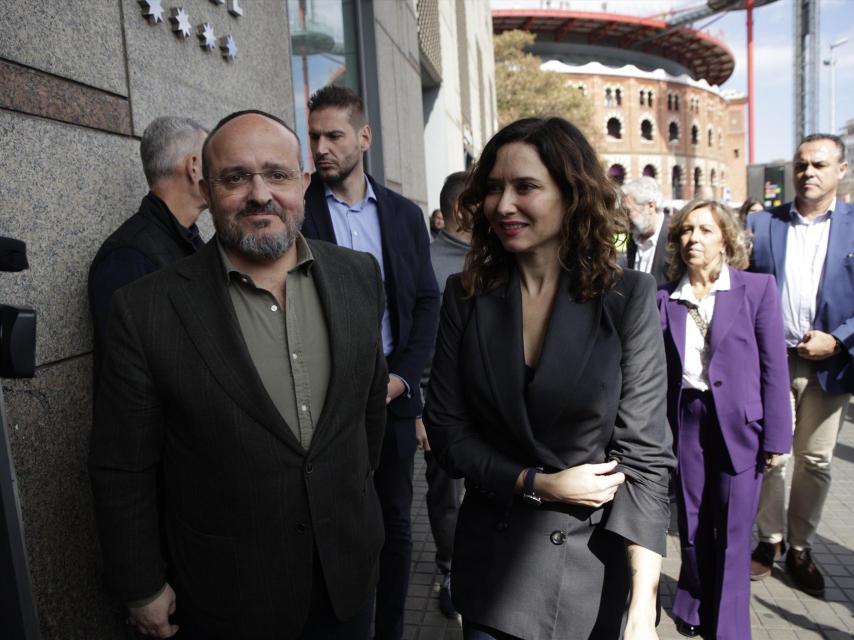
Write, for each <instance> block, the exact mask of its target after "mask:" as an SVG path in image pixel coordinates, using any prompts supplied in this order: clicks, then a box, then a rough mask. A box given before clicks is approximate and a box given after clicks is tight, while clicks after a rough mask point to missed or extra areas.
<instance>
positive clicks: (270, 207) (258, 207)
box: [234, 202, 285, 220]
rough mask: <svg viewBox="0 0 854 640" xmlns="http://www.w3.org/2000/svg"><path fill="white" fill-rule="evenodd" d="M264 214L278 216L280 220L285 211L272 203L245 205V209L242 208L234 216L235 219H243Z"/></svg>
mask: <svg viewBox="0 0 854 640" xmlns="http://www.w3.org/2000/svg"><path fill="white" fill-rule="evenodd" d="M258 213H265V214H273V215H275V216H278V217H279V219H280V220H284V219H285V210H284V209H282V207H280V206H278V205H276V204H274V203H273V202H267V203H266V204H263V205H262V204H253V203H247V204H246V206H245V207H243V208H242V209H241V210H240V211H238V212H237V213H236V214H235V216H234V217H235V218H244V217H246V216H251V215H253V214H258Z"/></svg>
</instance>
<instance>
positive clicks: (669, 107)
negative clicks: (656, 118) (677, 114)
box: [667, 93, 673, 111]
mask: <svg viewBox="0 0 854 640" xmlns="http://www.w3.org/2000/svg"><path fill="white" fill-rule="evenodd" d="M667 110H668V111H673V94H672V93H668V94H667Z"/></svg>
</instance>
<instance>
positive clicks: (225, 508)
mask: <svg viewBox="0 0 854 640" xmlns="http://www.w3.org/2000/svg"><path fill="white" fill-rule="evenodd" d="M310 245H311V249H312V252H313V253H314V257H315V262H314V264H313V266H312V267H311V268H312V269H313V273H314V277H315V282H316V284H317V288H318V291H319V294H320V299H321V304H322V305H323V310H324V313H325V316H326V322H327V326H328V331H329V341H330V348H331V353H332V359H333V362H332V373H331V378H330V381H329V388H328V392H327V396H326V402H325V404H324V407H323V410H322V412H321V415H320V417H319V419H318V421H317V424H316V429H315V432H314V436H313V439H312V442H311V446H310V448H309V449H308V451H306V450H304V449H303V448H302V447H301V445H300V444H299V442H298V440H297V439H296V438H295V437H294V435H293V434H292V432H291V430H290V428H289V427H288V426H287V425H286V424H285V422H284V420H283V418H282V417H281V415H280V414H279V412H278V411H277V410H276V408H275V406H274V404H273V402H272V400H271V399H270V397H269V396H268V395H267V393H266V391H265V390H264V387H263V385H262V383H261V380H260V378H259V376H258V373H257V372H256V370H255V368H254V366H253V364H252V361H251V359H250V356H249V354H248V351H247V349H246V346H245V343H244V341H243V338H242V335H241V331H240V326H239V324H238V322H237V318H236V316H235V313H234V309H233V307H232V304H231V300H230V298H229V294H228V291H227V285H226V278H225V275H224V272H223V268H222V262H221V260H220V257H219V255H218V252H217V248H216V245H215V243H214V242H210V243H208V244H207V245H206V246H205V247H204V248H203V249H202V251H200V252H199V253H198V254H196V255H195V256H193V257H191V258H187V259H186V260H183V261H180V262H178V263H176V264H175V265H172V266H170V267H167V268H165V269H163V270H161V271H159V272H157V273H155V274H152V275H150V276H148V277H146V278H143V279H142V280H139V281H137V282H135V283H133V284H131V285H129V286H127V287H125V288H123V289H121V290H120V291H118V292H117V293H116V296H115V298H114V301H113V310H112V313H111V315H110V322H109V325H108V335H107V345H106V350H105V359H104V367H103V370H102V375H101V380H100V387H99V393H98V402H97V405H96V415H95V423H94V429H93V434H92V443H91V453H90V458H89V468H90V475H91V478H92V485H93V489H94V494H95V510H96V517H97V523H98V528H99V532H100V538H101V545H102V548H103V552H104V557H105V574H106V581H107V585H108V587H109V588H110V589H111V590H112V591H113V592H114V593H115V594H116V595H118V597H119V598H121V599H122V600H123V601H125V602H130V601H134V600H139V599H142V598H145V597H147V596H149V595H151V594H152V593H155V592H156V591H157V589H158V588H160V586H161V585H162V584H163V582H164V581H166V580H168V581H169V582H170V584H171V585H172V586H173V588H174V589H175V591H176V593H177V609H178V615H179V616H180V618H181V622H183V623H184V624H185V625H187V626H190V627H191V628H192V629H193V630H194V631H195V632H196V633H197V635H198V636H199V637H206V638H207V637H220V636H222V637H228V638H237V637H240V638H274V637H275V638H293V637H296V636H298V634H299V631H300V629H301V628H302V626H303V624H304V622H305V618H306V614H307V613H308V604H309V598H310V595H311V592H312V589H311V578H312V563H313V558H314V555H315V550H316V551H317V553H318V555H319V562H320V564H321V565H322V567H323V573H324V575H325V578H326V584H327V586H328V590H329V596H330V598H331V601H332V606H333V608H334V610H335V612H336V614H337V615H338V616H339V617H340V618H346V617H349V616H352V615H353V614H354V612H356V611H357V610H358V609H359V608H360V607H363V606H364V605H365V602H366V600H367V598H368V596H369V594H370V592H371V590H372V589H373V587H374V584H375V581H376V562H377V554H378V552H379V549H380V547H381V546H382V543H383V524H382V516H381V512H380V508H379V502H378V500H377V496H376V493H375V491H374V484H373V482H372V481H371V473H372V469H373V468H374V467H376V466H377V464H378V460H379V454H380V449H381V443H382V437H383V432H384V426H385V395H386V384H387V380H388V378H387V374H386V366H385V361H384V358H383V357H382V346H381V345H382V343H381V340H380V330H379V325H380V319H381V317H382V313H383V308H384V306H383V292H382V285H381V280H380V275H379V268H378V266H377V264H376V261H375V260H374V259H373V258H372V257H370V256H367V255H365V254H362V253H357V252H354V251H349V250H346V249H341V248H338V247H334V246H331V245H328V244H326V243H322V242H311V243H310ZM158 470H160V472H161V473H162V486H163V491H164V495H163V507H162V515H163V518H164V519H165V531H166V538H167V540H168V549H161V548H160V538H159V534H158V525H159V523H158V508H157V495H156V487H157V475H158ZM167 557H168V563H166V562H165V560H164V558H167ZM181 622H179V624H180V623H181ZM194 637H195V636H194Z"/></svg>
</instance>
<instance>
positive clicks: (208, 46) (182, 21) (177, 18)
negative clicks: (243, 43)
mask: <svg viewBox="0 0 854 640" xmlns="http://www.w3.org/2000/svg"><path fill="white" fill-rule="evenodd" d="M210 1H211V4H214V5H217V6H220V5H226V6H227V9H228V13H229V14H230V15H231V16H232V17H233V18H234V19H238V18H241V17H243V15H244V10H243V7H241V6H240V0H210ZM138 2H139V6H140V7H141V11H142V17H143V18H145V19H146V20H147V21H148V24H150V25H152V26H156V25H158V24H160V23H161V22H165V20H164V14H165V13H166V8H164V7H163V0H138ZM168 22H169V23H170V24H171V27H172V31H173V32H174V34H175V36H176V37H177V38H179V39H181V40H186V39H187V38H189V37H190V36H191V35H192V34H193V33H194V32H195V34H196V37H197V38H198V40H199V47H200V48H201V49H202V51H205V52H211V51H214V50H215V49H219V50H220V53H221V54H222V57H223V59H224V60H226V61H229V62H231V61H234V60H235V59H236V58H237V42H236V41H235V39H234V36H233V35H232V34H231V33H227V34H226V35H224V36H220V37H219V38H218V37H217V36H216V33H215V31H214V27H213V25H212V24H211V23H210V22H202V23H199V24H197V25H196V27H195V29H194V28H193V23H192V20H191V19H190V14H189V13H188V12H187V10H186V9H185V8H184V7H180V6H178V7H170V8H169V11H168Z"/></svg>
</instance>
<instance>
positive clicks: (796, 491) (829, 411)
mask: <svg viewBox="0 0 854 640" xmlns="http://www.w3.org/2000/svg"><path fill="white" fill-rule="evenodd" d="M789 378H790V381H791V400H792V415H793V416H794V425H793V428H794V442H793V444H792V453H791V455H786V456H784V458H783V461H782V462H781V463H780V464H779V465H777V466H776V467H775V468H773V469H770V470H769V471H767V472H766V473H765V477H764V479H763V481H762V492H761V493H760V496H759V511H758V513H757V515H756V526H757V528H758V529H759V539H760V540H762V541H764V542H772V543H776V542H780V541H781V540H782V539H783V533H784V531H786V528H785V527H786V525H788V529H787V530H788V535H787V536H786V537H787V539H788V541H789V544H790V545H791V546H793V547H796V548H798V549H808V548H809V546H810V541H811V540H812V537H813V535H814V534H815V531H816V529H817V528H818V523H819V521H820V520H821V512H822V509H824V502H825V500H826V499H827V494H828V491H829V490H830V462H831V460H832V459H833V449H834V447H835V446H836V440H837V438H838V436H839V430H840V428H841V427H842V422H843V421H844V419H845V410H846V408H847V407H848V401H849V400H850V399H851V394H842V395H829V394H827V393H825V392H824V390H823V389H822V388H821V385H820V384H819V382H818V379H817V378H816V375H815V364H814V363H813V362H812V361H810V360H805V359H803V358H800V357H798V356H796V355H789ZM791 459H794V461H793V463H794V468H793V469H792V489H791V493H790V496H789V509H788V518H787V514H786V467H787V466H788V464H789V461H790V460H791Z"/></svg>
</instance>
